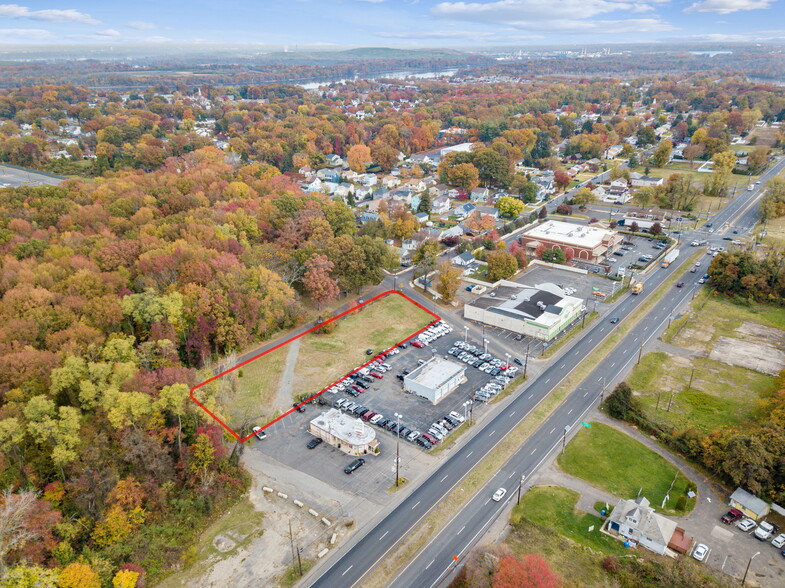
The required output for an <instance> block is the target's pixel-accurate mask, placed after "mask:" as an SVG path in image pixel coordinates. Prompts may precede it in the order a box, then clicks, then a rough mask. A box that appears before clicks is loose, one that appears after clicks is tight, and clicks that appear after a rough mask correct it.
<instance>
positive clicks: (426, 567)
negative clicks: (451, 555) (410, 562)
mask: <svg viewBox="0 0 785 588" xmlns="http://www.w3.org/2000/svg"><path fill="white" fill-rule="evenodd" d="M435 561H436V558H434V559H432V560H431V563H429V564H428V565H427V566H425V569H426V570H427V569H428V568H430V567H431V564H432V563H433V562H435Z"/></svg>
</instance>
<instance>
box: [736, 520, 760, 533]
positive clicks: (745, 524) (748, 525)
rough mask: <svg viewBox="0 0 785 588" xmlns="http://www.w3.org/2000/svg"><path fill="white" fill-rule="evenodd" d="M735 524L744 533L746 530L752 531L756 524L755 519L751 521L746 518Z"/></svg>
mask: <svg viewBox="0 0 785 588" xmlns="http://www.w3.org/2000/svg"><path fill="white" fill-rule="evenodd" d="M736 526H737V527H738V528H739V529H741V530H742V531H744V532H745V533H746V532H747V531H752V530H753V529H754V528H755V527H757V526H758V525H756V524H755V521H753V520H752V519H749V518H747V519H744V520H743V521H740V522H739V524H738V525H736Z"/></svg>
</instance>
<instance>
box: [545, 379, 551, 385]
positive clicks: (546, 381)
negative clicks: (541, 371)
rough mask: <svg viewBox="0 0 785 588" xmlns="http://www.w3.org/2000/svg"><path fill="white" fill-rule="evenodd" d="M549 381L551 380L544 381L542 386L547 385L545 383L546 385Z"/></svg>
mask: <svg viewBox="0 0 785 588" xmlns="http://www.w3.org/2000/svg"><path fill="white" fill-rule="evenodd" d="M550 381H551V379H550V378H548V379H547V380H545V381H544V382H543V384H547V383H548V382H550Z"/></svg>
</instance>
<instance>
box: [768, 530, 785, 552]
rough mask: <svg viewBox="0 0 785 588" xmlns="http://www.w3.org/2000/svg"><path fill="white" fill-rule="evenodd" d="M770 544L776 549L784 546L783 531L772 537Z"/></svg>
mask: <svg viewBox="0 0 785 588" xmlns="http://www.w3.org/2000/svg"><path fill="white" fill-rule="evenodd" d="M771 544H772V545H773V546H774V547H776V548H777V549H782V547H783V546H785V533H780V534H779V535H777V536H776V537H775V538H774V539H772V540H771Z"/></svg>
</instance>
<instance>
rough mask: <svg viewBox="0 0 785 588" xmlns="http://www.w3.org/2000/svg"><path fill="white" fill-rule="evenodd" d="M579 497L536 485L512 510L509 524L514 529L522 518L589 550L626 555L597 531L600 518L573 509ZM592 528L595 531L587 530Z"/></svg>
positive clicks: (614, 541)
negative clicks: (553, 531) (551, 530)
mask: <svg viewBox="0 0 785 588" xmlns="http://www.w3.org/2000/svg"><path fill="white" fill-rule="evenodd" d="M578 497H579V495H578V493H577V492H575V491H573V490H568V489H567V488H560V487H558V486H537V487H535V488H532V489H531V490H529V491H528V492H526V494H524V496H523V497H522V498H521V504H520V505H519V506H516V507H514V508H513V511H512V515H511V517H510V523H511V524H512V526H513V528H516V527H518V526H519V525H520V523H521V522H522V520H523V519H525V520H528V521H530V522H532V523H535V524H537V525H541V526H543V527H547V528H550V529H553V530H555V531H556V532H557V533H559V534H560V535H563V536H564V537H568V538H569V539H572V540H573V541H575V542H576V543H579V544H580V545H584V546H586V547H589V548H591V549H594V550H597V551H602V552H604V553H611V554H617V555H621V554H623V553H625V552H626V550H625V548H624V546H623V544H622V543H621V541H616V540H615V539H613V538H612V537H609V536H608V535H604V534H603V533H601V532H600V527H601V526H602V519H601V518H600V517H597V516H595V515H592V514H588V513H585V512H582V511H579V510H576V508H575V505H576V504H577V503H578ZM613 506H614V505H611V508H613ZM591 526H594V530H592V531H589V527H591Z"/></svg>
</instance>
